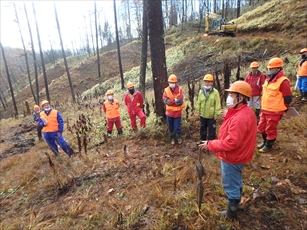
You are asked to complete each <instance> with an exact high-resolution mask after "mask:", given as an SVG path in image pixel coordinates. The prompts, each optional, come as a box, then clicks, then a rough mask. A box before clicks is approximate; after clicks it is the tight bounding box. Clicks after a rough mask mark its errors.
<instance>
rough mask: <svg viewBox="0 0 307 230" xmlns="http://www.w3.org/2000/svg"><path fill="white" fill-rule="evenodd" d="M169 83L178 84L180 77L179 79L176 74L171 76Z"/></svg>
mask: <svg viewBox="0 0 307 230" xmlns="http://www.w3.org/2000/svg"><path fill="white" fill-rule="evenodd" d="M168 82H170V83H176V82H178V77H177V76H176V75H175V74H171V75H170V76H169V77H168Z"/></svg>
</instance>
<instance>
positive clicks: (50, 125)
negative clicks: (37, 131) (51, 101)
mask: <svg viewBox="0 0 307 230" xmlns="http://www.w3.org/2000/svg"><path fill="white" fill-rule="evenodd" d="M57 114H58V111H57V110H55V109H52V110H51V111H50V113H49V115H48V116H47V114H46V113H45V111H42V112H41V113H40V117H41V118H43V119H45V120H46V121H47V125H46V126H44V127H43V129H42V130H43V132H45V133H49V132H57V131H59V123H58V118H57Z"/></svg>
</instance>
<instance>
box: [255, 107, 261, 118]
mask: <svg viewBox="0 0 307 230" xmlns="http://www.w3.org/2000/svg"><path fill="white" fill-rule="evenodd" d="M255 114H256V117H257V119H259V114H260V109H256V110H255Z"/></svg>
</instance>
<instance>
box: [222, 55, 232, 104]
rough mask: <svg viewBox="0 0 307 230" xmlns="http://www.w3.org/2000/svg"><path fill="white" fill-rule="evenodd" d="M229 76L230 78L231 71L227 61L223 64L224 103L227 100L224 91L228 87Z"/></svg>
mask: <svg viewBox="0 0 307 230" xmlns="http://www.w3.org/2000/svg"><path fill="white" fill-rule="evenodd" d="M230 76H231V70H230V68H229V63H228V61H226V62H225V64H224V98H223V100H224V101H225V102H226V98H227V92H226V91H225V89H229V87H230Z"/></svg>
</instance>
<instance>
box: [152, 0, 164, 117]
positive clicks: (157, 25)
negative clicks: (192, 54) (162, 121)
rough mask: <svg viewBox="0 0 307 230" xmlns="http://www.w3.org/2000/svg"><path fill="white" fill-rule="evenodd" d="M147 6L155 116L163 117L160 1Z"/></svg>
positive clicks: (156, 0) (162, 56)
mask: <svg viewBox="0 0 307 230" xmlns="http://www.w3.org/2000/svg"><path fill="white" fill-rule="evenodd" d="M147 4H148V20H149V24H148V26H149V41H150V52H151V65H152V79H153V85H154V94H155V113H156V114H157V116H163V117H165V105H164V103H163V100H162V96H163V92H164V88H165V87H166V86H167V69H166V58H165V45H164V30H163V18H162V6H161V0H155V1H152V0H150V1H148V2H147Z"/></svg>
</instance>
